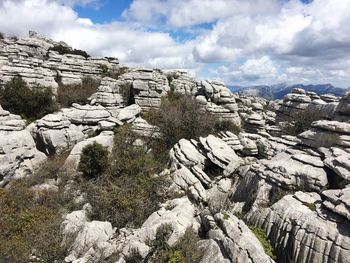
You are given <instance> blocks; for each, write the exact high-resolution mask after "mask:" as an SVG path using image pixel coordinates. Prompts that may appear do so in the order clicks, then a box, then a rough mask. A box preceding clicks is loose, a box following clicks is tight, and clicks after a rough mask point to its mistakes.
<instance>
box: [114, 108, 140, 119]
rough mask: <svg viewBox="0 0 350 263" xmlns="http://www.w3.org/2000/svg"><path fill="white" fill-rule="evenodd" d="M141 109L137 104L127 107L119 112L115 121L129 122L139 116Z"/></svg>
mask: <svg viewBox="0 0 350 263" xmlns="http://www.w3.org/2000/svg"><path fill="white" fill-rule="evenodd" d="M140 112H141V107H140V106H139V105H137V104H133V105H130V106H127V107H125V108H123V109H121V110H120V112H119V114H118V117H117V119H118V120H120V121H124V122H131V121H133V120H135V118H136V117H137V116H138V115H139V114H140Z"/></svg>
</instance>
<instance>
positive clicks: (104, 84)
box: [89, 77, 130, 108]
mask: <svg viewBox="0 0 350 263" xmlns="http://www.w3.org/2000/svg"><path fill="white" fill-rule="evenodd" d="M125 85H126V86H125ZM123 89H130V87H129V86H128V84H124V83H123V82H121V81H118V80H116V79H112V78H109V77H105V78H103V79H102V81H101V85H100V86H99V87H98V89H97V92H96V93H94V94H93V95H91V97H90V98H89V100H90V104H92V105H102V106H104V107H107V108H108V107H115V106H125V105H126V104H127V101H126V98H125V95H124V96H123V92H125V93H127V90H125V91H124V90H123Z"/></svg>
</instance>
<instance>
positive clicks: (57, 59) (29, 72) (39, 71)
mask: <svg viewBox="0 0 350 263" xmlns="http://www.w3.org/2000/svg"><path fill="white" fill-rule="evenodd" d="M57 45H66V44H64V43H57V42H54V41H52V40H49V39H47V38H44V37H41V36H39V35H38V34H35V33H31V34H30V36H29V37H25V38H19V39H7V38H6V39H4V40H2V41H1V42H0V79H1V80H2V81H4V82H6V81H9V80H10V79H11V78H13V77H15V76H20V77H22V78H23V80H25V81H26V82H27V83H29V84H33V85H34V84H41V85H43V86H48V87H51V88H52V89H53V90H54V91H55V90H56V88H57V87H58V83H57V81H58V79H57V77H58V78H59V80H60V81H61V82H62V83H63V84H72V83H81V80H82V78H83V77H94V78H100V75H101V65H106V66H107V67H108V68H118V64H119V62H118V60H117V59H115V60H108V59H105V58H104V59H102V58H87V59H86V58H84V57H82V56H80V55H70V54H65V55H60V54H58V53H57V52H55V51H50V48H52V47H54V46H57ZM66 46H67V45H66Z"/></svg>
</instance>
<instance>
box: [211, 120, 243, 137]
mask: <svg viewBox="0 0 350 263" xmlns="http://www.w3.org/2000/svg"><path fill="white" fill-rule="evenodd" d="M214 130H215V131H216V132H220V131H230V132H232V133H234V134H236V135H238V134H239V133H240V131H241V128H240V127H239V126H237V125H235V124H234V123H233V122H232V121H229V120H217V121H215V122H214Z"/></svg>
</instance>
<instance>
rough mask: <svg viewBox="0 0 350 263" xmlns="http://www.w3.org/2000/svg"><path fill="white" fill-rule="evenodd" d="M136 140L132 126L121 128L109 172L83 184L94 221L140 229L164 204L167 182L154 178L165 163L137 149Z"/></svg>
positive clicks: (160, 178)
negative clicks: (134, 143) (160, 205)
mask: <svg viewBox="0 0 350 263" xmlns="http://www.w3.org/2000/svg"><path fill="white" fill-rule="evenodd" d="M135 138H136V137H135V135H134V134H133V133H132V131H131V129H130V127H128V126H125V127H121V128H119V129H118V130H117V131H116V135H115V140H114V148H113V151H112V153H111V155H110V158H109V161H108V165H106V167H107V168H106V172H105V173H104V174H103V175H102V176H99V177H96V176H95V179H94V180H88V181H85V182H84V183H83V186H82V187H83V189H82V190H83V191H84V192H86V194H87V199H88V202H89V203H90V204H91V205H92V207H93V211H92V215H91V216H92V219H94V220H101V221H105V220H107V221H109V222H111V223H112V224H113V226H116V227H124V226H126V225H127V224H128V225H131V226H135V227H138V226H140V225H141V224H142V223H143V222H144V221H145V220H146V219H147V218H148V216H149V215H150V214H151V213H153V212H154V211H156V210H158V209H159V203H162V202H164V201H165V195H164V189H165V188H166V184H167V183H166V181H165V179H164V178H163V177H161V176H155V174H157V173H159V172H160V171H162V170H163V168H164V165H165V163H164V162H163V161H161V160H160V159H159V158H157V156H156V155H154V154H153V153H152V152H151V151H149V150H148V149H147V147H139V146H134V145H133V142H134V141H135Z"/></svg>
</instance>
